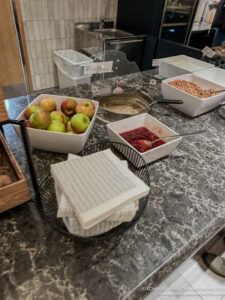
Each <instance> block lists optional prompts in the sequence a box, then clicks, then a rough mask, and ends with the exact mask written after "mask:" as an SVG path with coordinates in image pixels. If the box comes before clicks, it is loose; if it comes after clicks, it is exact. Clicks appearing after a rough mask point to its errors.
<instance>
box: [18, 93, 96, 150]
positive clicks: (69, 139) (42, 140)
mask: <svg viewBox="0 0 225 300" xmlns="http://www.w3.org/2000/svg"><path fill="white" fill-rule="evenodd" d="M44 98H52V99H54V100H55V103H56V106H57V110H60V107H61V103H62V102H63V101H64V100H65V99H67V98H70V99H74V100H76V101H77V102H80V101H81V100H84V99H81V98H74V97H69V96H57V95H49V94H42V95H39V96H38V97H37V98H36V99H34V100H33V101H32V102H31V103H30V104H29V106H30V105H39V104H40V102H41V100H42V99H44ZM85 100H86V99H85ZM90 101H91V102H93V103H94V105H95V114H94V116H93V117H92V120H91V123H90V125H89V127H88V129H87V130H86V132H85V133H82V134H71V133H62V132H53V131H47V130H40V129H34V128H27V131H28V136H29V139H30V143H31V147H33V148H36V149H41V150H46V151H51V152H59V153H74V154H77V153H79V152H80V151H81V150H82V149H83V147H84V145H85V143H86V142H87V140H88V137H89V135H90V133H91V130H92V127H93V125H94V122H95V119H96V115H97V111H98V102H97V101H94V100H90ZM60 111H61V110H60ZM24 112H25V109H24V110H23V112H21V114H20V115H19V116H18V117H17V120H25V115H24ZM14 128H15V131H16V133H17V135H18V136H19V137H20V138H21V133H20V128H19V126H18V125H14Z"/></svg>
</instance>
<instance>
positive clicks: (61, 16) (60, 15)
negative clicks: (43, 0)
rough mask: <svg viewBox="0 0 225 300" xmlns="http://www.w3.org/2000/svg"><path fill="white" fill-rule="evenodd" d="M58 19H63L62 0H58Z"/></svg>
mask: <svg viewBox="0 0 225 300" xmlns="http://www.w3.org/2000/svg"><path fill="white" fill-rule="evenodd" d="M59 19H60V20H63V19H64V0H60V1H59Z"/></svg>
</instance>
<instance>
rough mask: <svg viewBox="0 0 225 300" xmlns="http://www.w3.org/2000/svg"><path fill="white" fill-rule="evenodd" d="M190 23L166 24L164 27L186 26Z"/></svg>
mask: <svg viewBox="0 0 225 300" xmlns="http://www.w3.org/2000/svg"><path fill="white" fill-rule="evenodd" d="M186 25H188V23H187V22H186V23H165V24H163V25H162V27H170V26H186Z"/></svg>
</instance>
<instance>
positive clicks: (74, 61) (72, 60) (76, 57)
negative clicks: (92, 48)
mask: <svg viewBox="0 0 225 300" xmlns="http://www.w3.org/2000/svg"><path fill="white" fill-rule="evenodd" d="M54 53H55V55H56V56H58V57H60V58H61V59H62V60H64V61H65V62H67V63H68V64H71V65H80V64H86V63H90V62H92V61H93V59H91V58H90V57H88V56H86V55H84V54H82V53H80V52H77V51H75V50H72V49H68V50H57V51H55V52H54Z"/></svg>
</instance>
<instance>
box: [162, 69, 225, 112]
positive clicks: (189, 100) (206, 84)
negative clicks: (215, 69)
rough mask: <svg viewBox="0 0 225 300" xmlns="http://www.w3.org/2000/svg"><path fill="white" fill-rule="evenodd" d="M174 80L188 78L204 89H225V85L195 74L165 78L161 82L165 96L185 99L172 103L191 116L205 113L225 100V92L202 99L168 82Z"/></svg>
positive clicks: (166, 97)
mask: <svg viewBox="0 0 225 300" xmlns="http://www.w3.org/2000/svg"><path fill="white" fill-rule="evenodd" d="M174 80H187V81H191V82H194V83H195V84H197V85H198V86H200V87H201V88H202V89H221V90H222V89H225V86H222V85H219V84H216V83H213V82H211V81H208V80H205V79H202V78H200V77H198V76H196V75H194V74H186V75H181V76H176V77H173V78H169V79H165V80H163V81H162V84H161V91H162V95H163V98H165V99H175V100H183V102H184V103H183V104H170V105H171V106H172V107H174V108H175V109H177V110H179V111H181V112H183V113H184V114H186V115H188V116H190V117H196V116H199V115H201V114H204V113H206V112H208V111H210V110H211V109H213V108H215V107H217V106H218V105H219V104H220V103H221V102H222V101H223V100H225V93H224V92H223V93H221V94H219V95H215V96H213V97H210V98H205V99H201V98H198V97H196V96H193V95H191V94H188V93H186V92H184V91H183V90H180V89H178V88H176V87H174V86H171V85H170V84H168V82H170V81H174Z"/></svg>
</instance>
